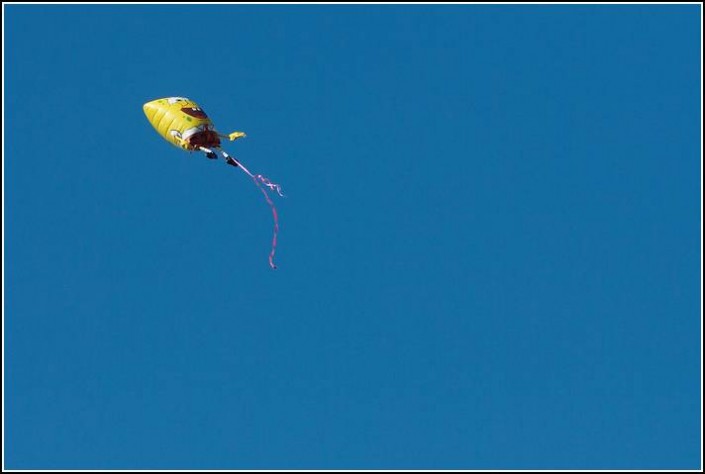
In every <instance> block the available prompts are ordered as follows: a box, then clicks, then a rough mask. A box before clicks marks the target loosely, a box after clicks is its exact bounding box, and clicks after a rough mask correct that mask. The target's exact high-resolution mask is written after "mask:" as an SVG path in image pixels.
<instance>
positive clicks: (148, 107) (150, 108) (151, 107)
mask: <svg viewBox="0 0 705 474" xmlns="http://www.w3.org/2000/svg"><path fill="white" fill-rule="evenodd" d="M157 108H158V105H157V101H156V100H153V101H151V102H147V103H146V104H144V105H143V106H142V110H144V114H145V115H146V116H147V117H151V116H152V115H154V113H155V112H156V110H157Z"/></svg>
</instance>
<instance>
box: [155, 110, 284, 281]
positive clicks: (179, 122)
mask: <svg viewBox="0 0 705 474" xmlns="http://www.w3.org/2000/svg"><path fill="white" fill-rule="evenodd" d="M142 108H143V109H144V113H145V115H146V116H147V119H149V122H150V123H151V124H152V126H153V127H154V129H155V130H156V131H157V132H158V133H159V134H160V135H161V136H162V137H163V138H164V139H165V140H166V141H168V142H169V143H171V144H172V145H175V146H177V147H179V148H181V149H183V150H186V151H189V152H194V151H202V152H203V153H205V154H206V157H207V158H208V159H211V160H216V159H218V155H217V154H216V152H219V153H220V154H221V155H223V158H224V159H225V162H226V163H227V164H229V165H230V166H234V167H236V168H240V169H241V170H242V171H243V172H244V173H245V174H247V175H248V176H249V177H250V178H252V180H253V181H254V182H255V184H256V185H257V188H259V190H260V191H262V194H264V199H265V200H266V201H267V204H269V207H270V208H271V209H272V217H273V219H274V231H273V235H272V248H271V250H270V252H269V266H270V267H272V268H273V269H276V268H277V266H276V265H275V264H274V253H275V252H276V249H277V234H278V233H279V216H278V214H277V208H276V207H275V206H274V203H273V202H272V199H271V198H270V197H269V194H268V193H267V189H269V190H270V191H276V193H277V194H279V195H280V196H282V197H284V194H282V190H281V186H279V185H278V184H276V183H273V182H271V181H270V180H269V179H267V178H266V177H264V176H262V175H261V174H253V173H251V172H250V170H248V169H247V168H246V167H245V166H244V165H243V164H242V163H241V162H240V161H238V160H236V159H235V158H234V157H232V156H231V155H229V154H228V153H226V152H225V150H223V149H222V148H221V146H220V139H221V138H227V139H229V140H230V141H235V140H237V139H239V138H242V137H244V136H245V134H244V133H242V132H233V133H231V134H229V135H221V134H220V133H218V131H217V130H216V129H215V127H214V126H213V122H211V119H210V118H208V116H207V115H206V113H205V112H204V111H203V109H201V108H200V107H199V106H198V104H197V103H195V102H194V101H192V100H189V99H187V98H185V97H166V98H164V99H156V100H153V101H151V102H147V103H146V104H144V106H143V107H142Z"/></svg>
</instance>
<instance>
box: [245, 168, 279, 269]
mask: <svg viewBox="0 0 705 474" xmlns="http://www.w3.org/2000/svg"><path fill="white" fill-rule="evenodd" d="M237 164H238V165H239V166H238V167H239V168H240V169H242V171H243V172H244V173H245V174H247V175H248V176H249V177H250V178H252V181H254V182H255V184H256V185H257V187H258V188H259V190H260V191H262V194H263V195H264V199H265V200H266V201H267V204H269V207H270V208H271V209H272V218H273V220H274V231H273V233H272V250H271V251H270V252H269V266H270V267H272V268H273V269H274V270H276V269H277V266H276V265H275V264H274V253H275V252H276V251H277V234H278V233H279V215H278V214H277V208H276V206H275V205H274V202H272V199H271V198H270V197H269V194H268V193H267V190H266V189H265V187H267V188H269V190H270V191H276V192H277V194H279V195H280V196H281V197H284V194H283V193H282V188H281V186H280V185H278V184H276V183H272V182H271V181H270V180H269V179H268V178H266V177H264V176H262V175H261V174H257V175H253V174H252V173H250V170H248V169H247V168H245V167H244V166H243V165H242V163H240V162H239V161H238V162H237Z"/></svg>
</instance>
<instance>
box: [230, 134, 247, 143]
mask: <svg viewBox="0 0 705 474" xmlns="http://www.w3.org/2000/svg"><path fill="white" fill-rule="evenodd" d="M246 136H247V135H245V134H244V133H243V132H233V133H231V134H230V135H228V138H229V139H230V141H231V142H234V141H235V140H237V139H238V138H242V137H246Z"/></svg>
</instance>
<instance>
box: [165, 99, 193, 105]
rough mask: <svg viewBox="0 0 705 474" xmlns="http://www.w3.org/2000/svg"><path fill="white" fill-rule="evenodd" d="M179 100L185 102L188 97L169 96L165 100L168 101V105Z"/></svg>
mask: <svg viewBox="0 0 705 474" xmlns="http://www.w3.org/2000/svg"><path fill="white" fill-rule="evenodd" d="M181 100H183V101H184V102H186V101H187V100H188V99H187V98H186V97H169V98H168V99H167V102H169V105H172V104H175V103H177V102H179V101H181Z"/></svg>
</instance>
